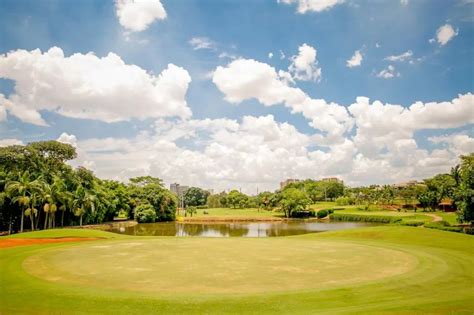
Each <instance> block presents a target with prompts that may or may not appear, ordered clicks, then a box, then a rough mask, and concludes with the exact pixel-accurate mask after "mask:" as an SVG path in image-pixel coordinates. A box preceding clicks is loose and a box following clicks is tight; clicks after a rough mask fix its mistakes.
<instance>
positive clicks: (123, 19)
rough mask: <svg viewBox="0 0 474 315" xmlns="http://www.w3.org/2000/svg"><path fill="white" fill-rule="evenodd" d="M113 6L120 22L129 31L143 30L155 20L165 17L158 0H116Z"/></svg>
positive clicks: (163, 9)
mask: <svg viewBox="0 0 474 315" xmlns="http://www.w3.org/2000/svg"><path fill="white" fill-rule="evenodd" d="M115 8H116V12H115V13H116V14H117V17H118V19H119V22H120V24H121V25H122V26H123V27H124V28H126V29H127V30H128V31H131V32H141V31H144V30H146V29H147V28H148V27H149V26H150V24H151V23H153V22H154V21H155V20H163V19H165V18H166V11H165V8H164V7H163V5H162V4H161V2H160V0H116V1H115Z"/></svg>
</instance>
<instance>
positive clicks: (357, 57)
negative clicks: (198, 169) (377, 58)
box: [346, 50, 364, 68]
mask: <svg viewBox="0 0 474 315" xmlns="http://www.w3.org/2000/svg"><path fill="white" fill-rule="evenodd" d="M363 59H364V58H363V56H362V54H361V52H360V50H356V51H355V52H354V55H352V57H351V59H349V60H347V61H346V65H347V67H349V68H353V67H358V66H360V65H361V64H362V60H363Z"/></svg>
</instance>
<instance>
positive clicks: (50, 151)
mask: <svg viewBox="0 0 474 315" xmlns="http://www.w3.org/2000/svg"><path fill="white" fill-rule="evenodd" d="M76 155H77V154H76V150H75V148H74V147H73V146H71V145H69V144H64V143H59V142H57V141H41V142H33V143H30V144H28V145H26V146H23V145H13V146H8V147H3V148H0V230H3V231H5V230H8V231H10V232H12V231H20V232H22V231H23V230H24V229H29V230H37V229H48V228H53V227H56V226H68V225H82V224H83V223H84V224H94V223H102V222H104V221H110V220H112V219H113V218H114V217H115V216H119V215H120V216H123V217H133V216H134V215H135V209H136V208H138V207H139V206H141V205H149V206H150V207H151V209H153V212H154V213H155V216H154V219H156V220H173V219H174V218H175V209H176V205H177V199H176V197H175V196H174V195H173V194H172V193H171V192H170V191H168V190H167V189H165V188H163V185H162V183H161V181H160V180H159V179H157V178H153V177H138V178H132V179H131V180H130V184H128V185H126V184H124V183H121V182H118V181H113V180H101V179H99V178H97V177H96V176H95V175H94V174H93V173H92V171H90V170H87V169H86V168H84V167H78V168H76V169H74V168H72V167H71V166H69V165H68V164H67V163H66V162H67V161H69V160H72V159H74V158H75V157H76Z"/></svg>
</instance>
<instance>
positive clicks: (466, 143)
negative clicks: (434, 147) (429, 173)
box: [428, 134, 474, 155]
mask: <svg viewBox="0 0 474 315" xmlns="http://www.w3.org/2000/svg"><path fill="white" fill-rule="evenodd" d="M428 140H429V141H431V142H433V143H436V144H439V143H444V144H447V145H448V149H449V150H450V151H452V152H453V153H454V154H456V155H460V154H465V153H468V152H474V138H472V137H470V136H468V135H466V134H452V135H444V136H438V137H430V138H428Z"/></svg>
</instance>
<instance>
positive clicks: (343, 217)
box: [329, 213, 402, 223]
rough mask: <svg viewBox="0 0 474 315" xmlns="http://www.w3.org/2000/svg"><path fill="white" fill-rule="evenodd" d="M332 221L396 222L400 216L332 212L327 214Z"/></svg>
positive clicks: (399, 220)
mask: <svg viewBox="0 0 474 315" xmlns="http://www.w3.org/2000/svg"><path fill="white" fill-rule="evenodd" d="M329 218H330V219H331V220H332V221H350V222H372V223H396V222H401V221H402V219H401V218H397V217H391V216H381V215H359V214H348V213H347V214H346V213H345V214H342V213H333V214H331V215H330V216H329Z"/></svg>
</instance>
